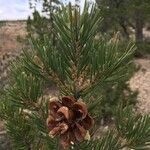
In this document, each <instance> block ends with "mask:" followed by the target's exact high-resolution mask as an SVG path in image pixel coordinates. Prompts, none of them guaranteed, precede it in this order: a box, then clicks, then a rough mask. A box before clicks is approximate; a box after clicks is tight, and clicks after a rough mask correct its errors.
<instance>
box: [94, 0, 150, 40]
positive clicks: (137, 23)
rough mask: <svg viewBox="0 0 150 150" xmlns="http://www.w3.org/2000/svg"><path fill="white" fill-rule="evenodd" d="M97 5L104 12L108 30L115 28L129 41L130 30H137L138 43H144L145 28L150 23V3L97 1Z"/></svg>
mask: <svg viewBox="0 0 150 150" xmlns="http://www.w3.org/2000/svg"><path fill="white" fill-rule="evenodd" d="M96 3H97V4H98V6H99V7H100V8H101V10H102V14H103V16H104V20H105V22H106V25H107V26H106V28H107V29H112V27H113V28H115V30H117V31H118V30H120V31H121V33H122V34H123V36H124V37H126V38H127V39H128V38H129V35H130V32H131V31H130V29H129V28H132V29H134V30H135V39H136V43H139V42H143V28H144V26H145V24H146V23H147V22H148V21H149V15H150V13H149V11H148V10H149V9H150V1H148V0H144V1H139V0H132V1H130V0H116V1H111V0H105V1H103V0H96ZM108 25H109V26H108ZM119 26H120V29H119V28H118V27H119Z"/></svg>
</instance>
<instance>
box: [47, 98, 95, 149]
mask: <svg viewBox="0 0 150 150" xmlns="http://www.w3.org/2000/svg"><path fill="white" fill-rule="evenodd" d="M93 124H94V121H93V119H92V118H91V117H90V116H89V115H88V110H87V106H86V105H85V103H83V102H79V101H76V100H75V99H74V98H72V97H70V96H65V97H63V98H62V101H61V102H59V101H51V102H50V103H49V116H48V118H47V127H48V130H49V135H50V136H51V137H55V136H60V146H61V147H62V148H63V149H66V148H68V147H69V145H70V144H71V143H76V142H81V141H83V140H84V139H86V138H87V135H88V130H89V129H90V128H91V127H92V126H93Z"/></svg>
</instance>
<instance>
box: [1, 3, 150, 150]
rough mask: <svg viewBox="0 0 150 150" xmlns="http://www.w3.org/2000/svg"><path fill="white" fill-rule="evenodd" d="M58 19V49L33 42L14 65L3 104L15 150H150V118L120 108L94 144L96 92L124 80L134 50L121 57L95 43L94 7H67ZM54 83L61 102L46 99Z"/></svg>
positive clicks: (105, 44) (114, 46) (113, 46)
mask: <svg viewBox="0 0 150 150" xmlns="http://www.w3.org/2000/svg"><path fill="white" fill-rule="evenodd" d="M60 9H61V13H56V14H55V15H54V32H55V34H56V38H57V42H58V44H57V45H53V43H52V41H51V40H50V39H49V38H48V37H47V36H44V41H43V43H41V42H40V39H36V40H35V39H31V40H30V42H31V45H32V49H31V50H28V51H24V55H23V56H22V57H21V58H20V60H18V61H17V62H16V63H14V64H13V65H12V68H11V72H12V76H11V79H10V85H9V87H8V89H6V96H5V98H4V100H3V101H2V103H1V105H0V106H1V109H0V110H1V116H2V118H3V119H4V120H5V124H6V128H7V132H8V134H9V136H10V139H11V141H12V146H13V149H15V150H21V149H22V150H34V149H35V150H37V149H40V150H59V149H74V150H85V149H86V150H119V149H123V148H130V149H149V146H150V117H149V116H142V115H137V114H136V115H134V113H133V111H132V107H131V106H126V107H124V108H123V107H122V104H121V103H120V104H118V105H116V107H115V108H114V111H113V115H114V126H113V129H110V131H108V132H106V133H101V134H100V138H94V137H93V136H94V133H95V132H96V131H97V129H98V128H99V126H98V125H97V124H96V118H97V116H98V114H99V112H96V110H97V111H98V110H99V109H98V108H99V106H100V105H101V101H100V98H96V99H92V98H93V94H94V93H95V91H98V90H99V91H101V89H103V87H104V86H105V85H106V84H108V83H112V82H116V81H118V80H121V79H122V78H123V77H124V76H125V75H126V69H125V68H126V67H128V65H129V62H130V57H131V55H132V54H133V52H134V50H135V46H134V45H133V44H131V43H130V44H129V45H128V46H127V47H124V49H125V50H124V53H118V51H117V49H118V47H117V46H118V44H117V42H114V41H113V42H111V41H109V42H108V41H107V40H106V39H105V38H100V39H97V38H95V36H96V33H97V31H98V25H99V22H101V20H102V19H101V17H100V16H101V12H100V11H99V10H98V9H97V8H96V6H94V5H93V6H89V5H88V4H87V3H86V4H85V6H84V10H83V12H82V13H81V14H80V9H79V8H78V7H75V6H71V4H69V6H68V9H66V8H64V7H61V8H60ZM50 81H53V82H54V83H55V84H56V86H57V88H58V89H59V95H58V99H57V100H54V99H53V100H50V99H49V98H48V97H44V91H45V88H46V85H48V84H50V83H51V82H50Z"/></svg>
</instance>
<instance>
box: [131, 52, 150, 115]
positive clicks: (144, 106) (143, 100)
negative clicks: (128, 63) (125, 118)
mask: <svg viewBox="0 0 150 150" xmlns="http://www.w3.org/2000/svg"><path fill="white" fill-rule="evenodd" d="M135 63H136V64H137V65H140V67H141V68H140V70H139V71H138V72H136V73H135V75H134V76H133V77H132V79H131V80H130V86H131V88H132V89H133V90H138V91H139V94H138V97H137V100H138V103H137V109H138V112H140V113H144V114H149V113H150V55H148V56H146V57H145V58H140V59H136V60H135Z"/></svg>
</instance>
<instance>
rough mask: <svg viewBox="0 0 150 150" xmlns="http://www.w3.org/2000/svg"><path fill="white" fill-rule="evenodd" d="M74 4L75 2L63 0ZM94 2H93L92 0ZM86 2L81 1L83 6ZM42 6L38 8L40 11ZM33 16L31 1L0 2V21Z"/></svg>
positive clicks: (6, 0) (7, 0) (10, 0)
mask: <svg viewBox="0 0 150 150" xmlns="http://www.w3.org/2000/svg"><path fill="white" fill-rule="evenodd" d="M62 1H63V2H68V1H71V2H74V1H75V0H62ZM92 1H93V0H92ZM83 3H84V0H81V6H83ZM40 8H41V6H40V5H39V6H38V9H39V10H40ZM29 15H31V10H30V9H29V0H0V20H16V19H26V18H27V17H28V16H29Z"/></svg>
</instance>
